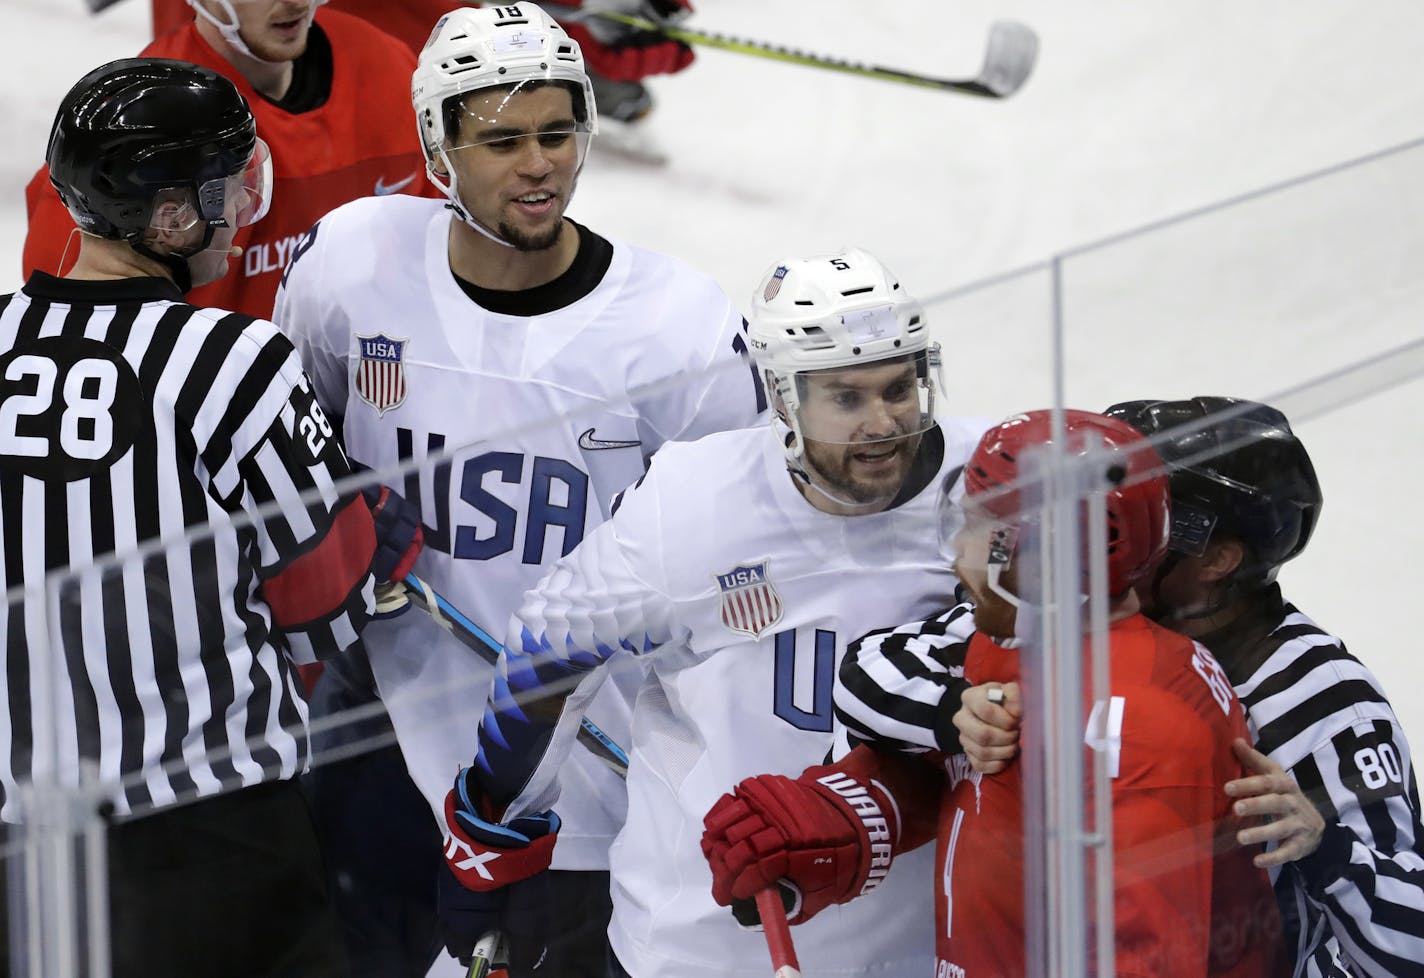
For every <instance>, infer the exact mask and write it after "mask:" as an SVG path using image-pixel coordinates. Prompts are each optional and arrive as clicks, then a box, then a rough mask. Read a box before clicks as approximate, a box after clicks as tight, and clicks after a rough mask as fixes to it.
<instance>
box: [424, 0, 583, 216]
mask: <svg viewBox="0 0 1424 978" xmlns="http://www.w3.org/2000/svg"><path fill="white" fill-rule="evenodd" d="M551 83H552V84H558V85H562V86H564V87H566V88H568V89H569V91H570V94H571V95H572V97H573V107H574V122H575V130H574V136H575V138H576V140H577V141H578V166H579V167H580V168H582V166H583V161H584V158H585V156H586V155H587V152H588V143H589V141H590V140H591V139H592V137H593V134H594V133H595V132H597V130H598V111H597V108H596V107H595V105H594V100H593V85H592V84H591V83H590V82H589V79H588V73H587V71H585V69H584V61H583V52H582V51H581V50H580V49H579V46H578V43H577V42H576V41H574V40H573V39H572V38H570V37H569V35H568V33H567V32H566V31H565V30H564V29H563V28H562V27H560V26H559V24H558V22H557V21H555V20H554V18H552V17H550V16H549V15H548V14H547V13H545V12H544V11H543V9H542V8H540V7H538V6H537V5H535V4H532V3H527V2H525V3H515V4H507V5H504V6H497V7H478V8H476V7H459V8H457V9H455V10H452V11H450V12H449V13H447V14H445V15H444V16H442V17H441V18H440V20H438V21H437V22H436V24H435V28H434V29H433V30H432V31H431V33H430V38H429V39H428V40H427V41H426V42H425V47H424V48H423V49H422V50H421V52H420V58H419V63H418V64H417V65H416V69H415V74H414V75H413V76H412V78H411V86H410V95H411V102H412V104H413V105H414V106H415V115H416V125H417V127H418V128H419V132H420V145H421V149H422V150H423V151H424V153H425V162H426V175H427V176H428V177H429V178H430V181H431V182H432V183H434V184H435V186H437V187H439V188H440V190H441V191H442V192H443V193H444V194H445V196H446V197H447V198H449V201H450V205H451V207H452V208H453V209H454V210H455V213H456V214H458V215H460V217H461V219H463V220H465V221H467V222H468V221H469V217H468V215H466V213H465V210H464V208H463V206H462V205H461V203H460V196H459V192H458V189H457V187H456V185H455V183H456V182H455V170H454V168H453V167H452V166H451V165H450V161H449V159H448V157H447V155H446V154H447V153H448V151H449V150H451V149H454V148H457V146H458V145H459V144H458V138H459V135H458V129H459V122H460V119H461V116H462V103H463V98H464V96H466V95H468V94H469V93H471V92H476V91H479V90H481V89H486V88H505V89H509V90H511V92H517V91H520V90H529V89H531V88H533V87H537V86H539V85H545V84H551ZM476 230H481V229H479V228H476Z"/></svg>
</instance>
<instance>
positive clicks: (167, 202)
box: [149, 139, 272, 233]
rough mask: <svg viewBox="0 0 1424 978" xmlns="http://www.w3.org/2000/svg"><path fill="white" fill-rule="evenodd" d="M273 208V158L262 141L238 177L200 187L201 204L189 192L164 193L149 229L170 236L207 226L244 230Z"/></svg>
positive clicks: (173, 191)
mask: <svg viewBox="0 0 1424 978" xmlns="http://www.w3.org/2000/svg"><path fill="white" fill-rule="evenodd" d="M271 205H272V154H271V152H270V151H269V150H268V148H267V144H266V143H265V142H263V141H262V140H261V139H258V140H257V144H256V146H254V147H253V150H252V158H251V159H249V160H248V161H247V165H246V166H245V167H243V169H242V170H240V171H238V172H237V173H230V174H228V175H227V176H225V177H217V178H214V179H212V180H208V181H207V182H205V183H203V184H202V185H200V186H199V187H198V199H197V200H194V199H193V195H192V194H191V193H189V192H188V191H187V190H165V191H161V192H160V193H159V194H158V197H157V198H156V200H155V202H154V206H153V215H152V217H151V218H150V219H149V226H150V227H151V228H153V229H154V230H155V231H164V232H169V233H181V232H184V231H188V230H191V229H192V228H195V227H197V226H198V225H199V224H204V223H207V224H213V225H215V226H217V227H228V226H231V227H239V228H242V227H247V226H248V225H249V224H255V223H257V222H258V221H260V220H261V219H262V218H263V216H264V215H266V213H267V210H268V208H269V207H271ZM229 215H231V216H229Z"/></svg>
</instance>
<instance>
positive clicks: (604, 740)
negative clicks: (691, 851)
mask: <svg viewBox="0 0 1424 978" xmlns="http://www.w3.org/2000/svg"><path fill="white" fill-rule="evenodd" d="M405 584H406V593H407V594H409V596H410V600H411V603H413V604H414V605H415V606H416V607H418V608H420V609H421V610H422V611H424V612H426V613H427V614H428V615H430V617H431V618H432V619H434V621H435V623H436V624H438V625H440V626H441V627H442V628H444V629H446V630H447V631H449V632H450V633H451V634H452V635H454V636H455V637H456V638H457V639H459V640H460V641H461V642H462V643H463V644H464V645H465V646H467V647H468V648H470V649H471V650H473V651H474V652H475V653H476V654H478V655H479V657H480V658H482V659H484V660H485V661H486V662H488V663H489V664H490V665H494V664H495V663H496V662H498V661H499V654H500V652H502V651H503V650H504V646H503V645H502V644H501V643H500V642H497V641H495V640H494V638H492V637H491V636H490V633H489V632H487V631H485V630H484V629H483V628H481V627H480V626H479V625H476V624H475V623H474V622H473V621H471V620H470V619H469V617H468V616H466V615H465V613H464V612H463V611H461V610H460V609H459V608H456V607H455V606H454V605H453V604H451V603H450V602H449V601H448V600H447V599H446V598H445V596H444V595H442V594H440V592H438V591H436V590H435V589H434V588H432V587H431V586H430V585H429V584H426V583H425V582H424V581H422V580H421V579H420V578H418V577H416V576H415V575H414V574H407V575H406V576H405ZM578 740H579V743H581V744H583V745H584V746H585V747H587V748H588V749H589V750H590V751H592V752H593V756H594V757H597V758H598V759H599V760H600V761H602V762H603V763H604V764H606V765H608V767H609V768H610V769H611V770H612V771H613V773H614V774H616V775H618V776H619V777H620V778H626V777H627V776H628V755H627V754H626V753H625V752H624V750H623V748H621V747H619V746H618V744H617V743H616V742H615V741H614V740H613V738H612V737H609V736H608V734H606V733H604V732H603V731H602V730H600V729H599V728H598V724H596V723H594V722H593V721H592V720H590V719H589V718H588V717H584V718H583V720H582V722H581V723H580V724H579V732H578Z"/></svg>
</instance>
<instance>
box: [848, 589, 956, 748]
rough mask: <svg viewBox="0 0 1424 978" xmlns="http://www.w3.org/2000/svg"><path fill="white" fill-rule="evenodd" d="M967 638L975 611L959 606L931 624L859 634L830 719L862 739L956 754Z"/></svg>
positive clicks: (945, 612)
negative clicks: (833, 717)
mask: <svg viewBox="0 0 1424 978" xmlns="http://www.w3.org/2000/svg"><path fill="white" fill-rule="evenodd" d="M973 634H974V608H973V605H970V604H968V603H962V604H957V605H955V606H954V607H952V608H947V609H945V610H944V611H942V612H940V613H939V614H937V615H935V616H934V617H933V618H931V619H930V620H929V621H921V622H913V623H911V624H908V625H901V626H899V627H898V628H886V629H880V630H877V631H873V632H870V633H869V634H867V635H863V636H861V637H860V638H859V639H857V640H856V641H854V642H852V643H851V645H850V647H849V649H848V650H847V651H846V655H845V658H843V659H842V660H841V666H840V671H839V673H838V675H837V676H836V685H835V692H834V697H833V698H834V701H835V712H836V719H838V720H839V721H840V722H841V723H843V724H844V725H845V727H846V730H847V731H848V732H849V733H850V735H851V736H852V737H856V738H858V739H860V740H864V741H871V742H876V743H880V744H883V745H885V746H889V747H893V748H895V749H897V750H904V751H912V752H923V751H927V750H943V751H946V752H948V753H957V752H958V750H959V735H958V732H957V731H956V730H955V728H954V725H953V724H952V723H951V722H950V719H951V718H952V717H953V715H954V712H955V710H956V709H957V708H958V707H957V703H958V700H959V697H960V695H961V694H962V691H963V689H964V687H965V686H967V685H968V684H967V683H966V682H965V681H964V657H965V654H966V653H967V651H968V648H969V638H970V636H971V635H973ZM946 696H949V697H951V698H952V700H953V702H954V703H955V704H956V705H954V706H951V705H950V704H949V703H948V702H946V700H945V697H946Z"/></svg>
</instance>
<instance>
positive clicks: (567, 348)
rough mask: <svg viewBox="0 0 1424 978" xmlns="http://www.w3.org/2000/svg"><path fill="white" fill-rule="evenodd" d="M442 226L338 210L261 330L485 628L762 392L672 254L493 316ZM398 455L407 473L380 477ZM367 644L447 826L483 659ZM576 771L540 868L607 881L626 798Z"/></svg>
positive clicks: (418, 630)
mask: <svg viewBox="0 0 1424 978" xmlns="http://www.w3.org/2000/svg"><path fill="white" fill-rule="evenodd" d="M451 220H452V216H451V213H450V211H449V210H447V209H446V208H445V207H444V205H443V202H441V201H433V200H424V199H418V198H414V197H404V196H391V197H382V198H369V199H364V200H358V201H355V202H353V203H350V204H347V205H345V206H343V207H340V208H338V209H337V210H335V211H333V212H332V213H331V214H329V215H327V217H325V218H324V219H323V220H322V221H321V222H320V223H319V224H318V225H317V226H316V227H315V228H314V229H313V231H312V233H311V234H310V235H309V236H308V237H307V239H305V240H304V241H303V242H302V243H301V244H300V245H299V246H298V248H297V254H296V256H295V257H294V259H293V262H292V265H291V267H290V269H289V271H288V273H287V277H286V280H285V281H284V283H283V286H282V289H281V291H280V292H279V294H278V298H277V306H276V310H275V314H274V318H275V319H277V321H278V322H279V323H280V324H281V325H282V326H283V328H284V329H285V330H286V331H287V332H288V333H289V334H290V335H291V336H292V338H293V340H294V342H295V343H296V345H297V348H298V350H299V351H300V353H301V355H302V359H303V361H304V363H305V364H306V366H307V368H308V371H309V373H310V374H311V375H312V377H313V378H314V380H315V383H316V386H317V392H318V396H319V397H320V398H321V400H322V402H323V403H324V404H326V405H328V406H329V409H330V410H331V411H332V412H334V413H336V414H337V415H339V416H344V417H343V428H344V433H345V441H346V449H347V452H348V454H349V455H350V456H351V458H352V459H353V461H355V462H358V463H360V464H362V465H365V466H367V467H369V468H372V469H376V470H379V473H380V475H381V476H382V479H383V481H385V482H386V483H388V484H389V485H391V486H392V487H393V488H395V489H396V490H397V491H399V492H401V493H402V494H403V495H404V496H405V497H406V498H407V499H408V500H410V501H412V502H415V503H418V505H419V506H420V509H421V513H422V519H423V521H424V523H425V524H426V547H425V551H424V552H423V554H422V555H421V557H420V559H419V561H418V562H417V564H416V572H417V573H418V574H419V575H421V576H422V577H423V578H424V579H425V580H426V581H427V582H428V583H430V584H431V585H432V586H433V587H435V588H436V589H437V590H439V591H440V592H441V593H443V594H444V595H445V596H446V597H447V598H449V599H450V600H451V601H452V602H453V603H454V604H455V605H456V606H457V607H459V608H460V609H461V610H462V611H464V612H465V613H466V614H467V615H468V616H469V617H470V618H472V619H473V620H474V621H475V622H477V623H479V624H481V625H482V626H483V627H484V628H485V629H486V630H488V631H490V632H491V633H492V634H495V635H499V634H500V629H502V628H503V626H504V624H505V622H507V621H508V619H509V616H510V613H511V612H512V610H513V609H514V608H515V607H516V606H517V605H518V603H519V600H520V598H521V596H522V595H523V594H524V592H525V591H526V590H527V589H528V588H530V587H531V586H533V585H534V584H535V583H536V582H537V581H538V580H539V578H540V577H541V576H542V575H543V573H544V570H545V569H546V565H548V564H551V563H553V561H555V560H557V559H558V558H559V557H560V556H562V555H563V554H566V553H568V552H569V551H571V550H573V548H574V547H575V545H577V544H578V543H579V541H580V540H582V539H583V537H584V535H585V534H586V533H587V532H589V531H590V530H592V529H593V527H594V526H596V525H597V524H598V523H600V522H602V521H603V519H604V518H605V517H606V516H607V513H608V507H609V505H610V503H611V501H612V498H613V496H614V494H615V493H616V492H618V491H619V490H621V489H623V488H624V487H626V486H627V485H629V484H630V483H632V482H633V481H634V480H635V479H637V478H638V477H639V476H641V475H642V473H643V471H644V467H645V459H646V457H647V456H648V455H650V454H651V453H653V452H654V451H656V450H657V449H658V448H660V447H661V446H662V445H663V443H664V442H666V441H668V440H670V439H676V438H694V437H698V436H700V435H702V434H705V433H707V432H710V431H717V430H721V429H724V428H730V427H738V426H742V425H746V424H750V423H751V422H752V421H753V420H754V419H755V418H756V416H757V412H758V410H759V409H760V406H759V405H758V403H757V402H758V398H759V388H758V386H757V384H756V383H755V381H754V376H753V374H752V372H751V370H750V367H749V365H748V364H747V362H745V360H744V359H743V356H742V351H743V350H744V349H745V347H744V346H743V343H742V338H741V336H742V333H741V330H742V318H741V315H740V314H739V313H738V312H737V311H736V309H735V308H734V307H733V306H732V304H731V303H730V301H729V300H728V299H727V297H726V296H725V294H723V292H722V291H721V289H720V288H719V287H718V286H717V285H716V284H715V283H714V282H713V281H712V280H711V279H710V278H708V277H706V276H704V275H701V274H699V273H697V272H694V271H693V270H692V269H690V268H689V267H687V266H686V265H684V264H682V263H681V262H678V261H676V260H674V259H672V258H668V257H666V256H663V255H659V254H655V253H653V252H649V251H646V250H644V249H641V248H636V247H632V246H629V245H625V244H622V243H616V242H615V243H614V244H613V248H612V257H611V259H610V262H609V265H608V268H607V271H606V272H605V273H604V274H603V276H602V279H601V280H600V281H599V282H598V283H597V285H596V286H594V287H593V288H592V290H591V291H589V292H588V293H587V294H585V295H583V296H582V297H581V298H578V299H577V300H576V301H573V302H572V303H571V304H569V305H566V306H564V307H562V308H557V309H555V310H554V311H552V312H548V313H545V314H541V315H530V316H525V315H504V314H499V313H495V312H491V311H489V310H487V309H485V308H483V307H481V306H480V305H477V304H476V303H475V302H474V301H473V300H472V299H471V298H470V297H469V296H468V295H467V294H466V293H465V291H463V290H462V289H461V287H460V284H459V283H458V282H457V281H456V280H455V278H454V276H453V275H452V273H451V271H450V268H449V262H448V245H447V236H448V234H449V229H450V221H451ZM571 231H572V229H570V232H571ZM584 233H585V234H586V233H587V232H584ZM585 240H587V239H585ZM410 459H414V460H415V461H416V467H415V468H414V469H413V470H412V471H410V472H408V473H401V474H397V469H398V468H399V467H400V466H401V465H402V463H403V462H405V461H406V460H410ZM363 638H364V640H365V643H366V647H367V649H368V652H369V654H370V658H371V664H372V668H373V671H374V673H375V675H376V679H377V682H378V684H379V686H380V691H381V696H382V699H383V700H384V702H385V704H386V707H387V709H388V710H389V712H390V715H391V718H392V722H393V723H394V726H395V730H396V735H397V739H398V741H399V743H400V747H401V750H402V751H403V753H404V755H405V759H406V764H407V767H408V768H409V770H410V772H411V775H412V777H413V778H414V780H415V782H416V784H417V785H418V786H419V787H420V789H421V791H422V793H423V794H424V795H425V797H426V799H427V800H428V801H429V802H430V804H431V807H432V809H433V811H434V813H435V815H436V817H437V819H439V818H442V817H443V808H442V805H443V801H444V797H445V794H446V792H447V791H448V790H449V788H450V784H451V782H452V779H453V777H454V774H455V772H456V771H457V770H458V768H459V767H460V766H461V765H463V764H468V763H469V761H470V758H471V756H472V753H473V751H474V749H475V742H476V729H477V725H478V722H479V718H480V704H481V703H482V702H483V701H484V698H485V693H486V690H487V689H488V687H489V681H490V676H491V672H492V670H491V667H490V666H488V665H487V664H485V662H484V661H482V660H481V659H480V658H479V657H478V656H477V655H475V654H474V653H473V652H471V651H469V650H468V649H466V648H465V647H464V646H462V645H461V644H460V643H459V642H457V641H456V640H454V639H453V638H451V637H450V636H448V635H447V634H446V633H444V632H443V631H442V630H441V629H439V628H438V627H436V626H435V625H434V624H433V623H432V622H431V621H429V620H428V619H427V618H426V617H425V616H424V615H422V614H418V613H413V614H406V615H403V616H401V617H400V618H397V619H394V620H391V621H386V622H374V623H372V625H371V626H370V627H369V628H368V629H367V630H366V632H365V633H364V635H363ZM630 678H631V677H630ZM627 714H628V703H627V702H626V701H625V700H624V699H623V698H622V697H621V696H620V695H618V691H617V690H616V689H614V688H613V687H612V686H610V689H609V692H608V693H606V694H605V695H603V696H600V697H599V698H598V701H597V702H595V703H594V704H593V705H592V706H591V708H590V715H591V717H592V718H593V719H594V720H595V721H596V722H597V723H599V724H600V725H603V726H604V727H605V728H606V729H607V730H608V731H609V732H610V733H611V734H612V735H613V736H615V737H617V736H625V737H626V736H627V733H628V727H627ZM571 768H572V770H571V771H569V772H568V773H567V775H566V783H567V785H568V790H569V802H568V804H567V805H566V806H565V808H566V819H565V828H564V831H563V833H561V835H560V841H559V847H558V851H557V852H556V854H555V862H554V865H555V866H556V867H559V868H563V869H601V868H606V866H607V858H608V856H607V852H608V845H609V843H610V841H611V840H612V837H613V833H614V832H615V831H616V829H617V826H618V825H619V824H621V821H622V815H623V810H624V805H625V799H624V794H623V786H622V784H621V783H620V782H619V781H618V780H617V779H616V778H615V777H614V776H613V775H612V774H611V773H610V772H609V771H608V770H606V769H605V768H604V767H603V766H602V765H600V764H599V763H598V762H597V761H594V760H592V759H591V758H588V757H586V756H581V755H575V756H574V757H573V758H572V759H571Z"/></svg>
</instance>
